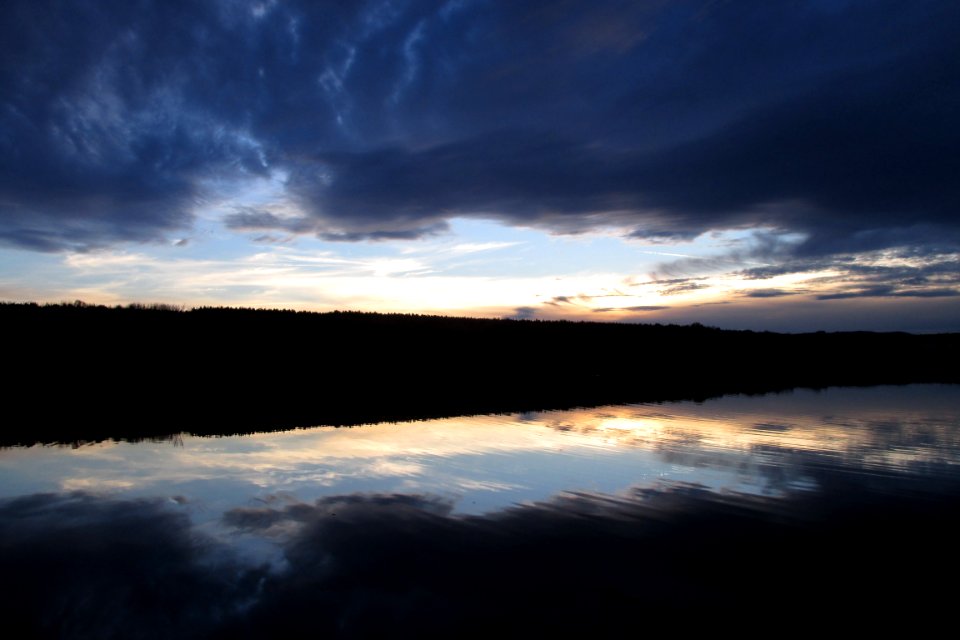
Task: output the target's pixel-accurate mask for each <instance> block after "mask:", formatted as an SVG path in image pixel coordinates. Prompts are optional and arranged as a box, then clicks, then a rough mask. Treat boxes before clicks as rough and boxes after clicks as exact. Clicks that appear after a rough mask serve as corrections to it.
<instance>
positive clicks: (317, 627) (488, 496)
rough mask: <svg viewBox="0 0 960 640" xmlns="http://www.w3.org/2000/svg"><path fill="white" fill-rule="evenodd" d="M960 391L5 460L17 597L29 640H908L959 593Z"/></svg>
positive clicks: (923, 389)
mask: <svg viewBox="0 0 960 640" xmlns="http://www.w3.org/2000/svg"><path fill="white" fill-rule="evenodd" d="M958 390H960V387H958V386H956V385H908V386H886V387H864V388H830V389H826V390H821V391H814V390H795V391H792V392H787V393H781V394H771V395H764V396H725V397H721V398H717V399H713V400H709V401H705V402H702V403H693V402H676V403H663V404H635V405H618V406H604V407H597V408H586V409H577V410H569V411H546V412H535V413H521V414H511V415H483V416H472V417H460V418H448V419H439V420H427V421H420V422H405V423H383V424H376V425H367V426H358V427H350V428H343V427H341V428H333V427H322V426H320V427H316V428H310V429H299V430H294V431H286V432H275V433H260V434H252V435H246V436H235V437H214V438H208V437H194V436H190V435H188V434H181V435H178V436H175V437H173V438H170V439H166V440H160V441H145V442H113V441H108V442H100V443H92V444H85V445H73V446H58V445H47V446H33V447H18V448H7V449H2V450H0V549H2V555H0V568H2V570H3V571H2V575H4V576H5V583H6V586H5V587H4V599H3V605H2V608H3V610H4V614H5V616H6V619H8V620H11V621H13V622H12V624H17V625H22V629H23V633H24V634H25V635H28V636H31V635H32V636H37V637H174V636H176V637H217V636H222V637H237V636H250V637H257V636H263V635H280V636H283V635H299V634H302V633H306V632H309V633H310V634H311V635H313V634H317V635H324V634H325V635H333V636H340V637H361V636H379V635H393V636H396V635H411V636H413V635H415V636H418V637H423V636H425V635H449V634H451V633H458V632H462V631H463V630H464V629H470V630H472V631H475V632H478V633H489V634H494V633H495V634H498V635H529V634H533V633H544V632H551V633H570V632H577V633H585V634H593V635H598V634H599V635H607V634H611V635H612V634H614V633H619V630H621V629H623V627H624V625H632V626H631V628H633V629H635V630H643V629H647V630H651V629H654V628H656V629H661V628H667V629H669V630H672V631H674V632H676V631H680V630H691V629H703V628H709V629H714V628H716V627H717V626H724V625H729V624H738V625H741V627H742V629H743V630H745V631H749V630H752V631H761V630H763V629H767V630H768V631H769V625H770V624H777V625H782V624H783V623H784V620H786V619H787V617H789V619H791V620H793V622H792V623H791V625H799V626H801V627H802V626H804V625H807V624H808V625H811V626H818V627H822V625H823V624H826V622H825V621H829V623H830V624H836V625H844V626H845V628H850V629H853V628H856V629H862V628H864V626H865V625H866V626H867V627H870V626H875V627H877V628H882V629H890V628H894V627H896V626H897V625H902V626H903V628H904V629H909V630H914V631H915V630H916V629H918V628H920V627H922V626H923V625H926V624H933V623H934V622H935V621H936V620H937V619H938V618H939V617H941V616H942V617H943V618H944V619H948V616H947V614H948V612H949V610H950V607H951V606H952V604H951V603H952V601H953V600H952V594H951V593H950V592H949V591H944V590H942V589H940V588H939V587H937V579H938V576H939V577H947V578H948V579H952V577H953V575H955V574H951V572H952V571H953V570H954V569H955V568H956V565H957V560H956V557H957V555H958V554H957V551H956V548H955V542H956V540H957V538H956V534H957V533H958V532H960V527H958V526H957V523H958V520H960V518H958V514H960V510H958V504H960V500H958V497H960V474H958V471H960V466H958V463H960V393H958ZM864 607H866V608H864ZM693 612H696V615H695V616H691V613H693ZM881 614H882V615H881ZM743 625H746V626H743Z"/></svg>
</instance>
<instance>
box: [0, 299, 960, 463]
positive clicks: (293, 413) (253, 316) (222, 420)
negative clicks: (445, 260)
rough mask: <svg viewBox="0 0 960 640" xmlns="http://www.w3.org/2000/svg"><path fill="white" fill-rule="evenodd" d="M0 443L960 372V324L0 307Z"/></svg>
mask: <svg viewBox="0 0 960 640" xmlns="http://www.w3.org/2000/svg"><path fill="white" fill-rule="evenodd" d="M0 320H2V324H3V327H4V329H5V332H6V335H7V345H8V347H7V349H6V357H5V358H4V360H5V365H6V366H5V373H6V375H7V378H8V380H9V382H8V383H7V388H6V389H5V391H6V394H5V396H6V397H7V399H8V402H9V403H10V404H11V408H10V409H9V411H10V412H11V413H12V414H14V415H17V416H18V417H17V418H16V419H11V420H6V421H5V424H4V427H3V429H2V433H0V444H4V445H10V444H28V443H33V442H77V441H92V440H100V439H105V438H118V439H138V438H146V437H162V436H164V435H169V434H173V433H179V432H183V431H185V432H190V433H194V434H210V435H213V434H232V433H242V432H250V431H265V430H271V429H280V428H287V427H292V426H311V425H317V424H326V425H350V424H362V423H368V422H376V421H380V420H405V419H420V418H433V417H440V416H448V415H460V414H472V413H494V412H512V411H524V410H537V409H560V408H568V407H572V406H589V405H597V404H607V403H620V402H649V401H666V400H680V399H695V400H698V399H705V398H708V397H711V396H716V395H720V394H725V393H762V392H768V391H777V390H784V389H789V388H793V387H814V388H821V387H827V386H835V385H873V384H905V383H913V382H960V367H957V362H958V356H960V334H956V333H953V334H938V335H911V334H906V333H867V332H853V333H851V332H847V333H823V332H818V333H807V334H778V333H770V332H753V331H728V330H720V329H716V328H711V327H704V326H701V325H698V324H694V325H692V326H677V325H659V324H653V325H649V324H647V325H640V324H614V323H596V322H566V321H537V320H483V319H470V318H451V317H438V316H425V315H401V314H380V313H361V312H333V313H310V312H295V311H271V310H252V309H233V308H198V309H192V310H182V309H179V308H176V307H171V306H164V305H130V306H126V307H105V306H94V305H85V304H82V303H75V304H60V305H42V306H41V305H36V304H0Z"/></svg>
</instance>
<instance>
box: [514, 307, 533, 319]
mask: <svg viewBox="0 0 960 640" xmlns="http://www.w3.org/2000/svg"><path fill="white" fill-rule="evenodd" d="M536 315H537V308H536V307H517V308H516V309H514V310H513V315H511V316H509V317H510V319H512V320H533V319H534V318H535V317H536Z"/></svg>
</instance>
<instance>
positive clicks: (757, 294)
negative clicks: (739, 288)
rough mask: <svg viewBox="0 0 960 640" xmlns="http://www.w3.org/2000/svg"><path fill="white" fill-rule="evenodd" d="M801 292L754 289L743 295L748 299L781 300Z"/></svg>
mask: <svg viewBox="0 0 960 640" xmlns="http://www.w3.org/2000/svg"><path fill="white" fill-rule="evenodd" d="M798 293H801V292H799V291H788V290H786V289H753V290H752V291H744V292H743V293H742V295H744V296H746V297H748V298H781V297H783V296H793V295H796V294H798Z"/></svg>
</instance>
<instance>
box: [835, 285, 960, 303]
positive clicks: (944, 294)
mask: <svg viewBox="0 0 960 640" xmlns="http://www.w3.org/2000/svg"><path fill="white" fill-rule="evenodd" d="M954 296H960V290H957V289H919V290H916V291H903V290H900V291H898V290H896V289H894V287H892V286H885V285H877V286H874V287H867V288H865V289H855V290H852V291H841V292H838V293H825V294H822V295H819V296H817V300H842V299H844V298H952V297H954Z"/></svg>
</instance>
